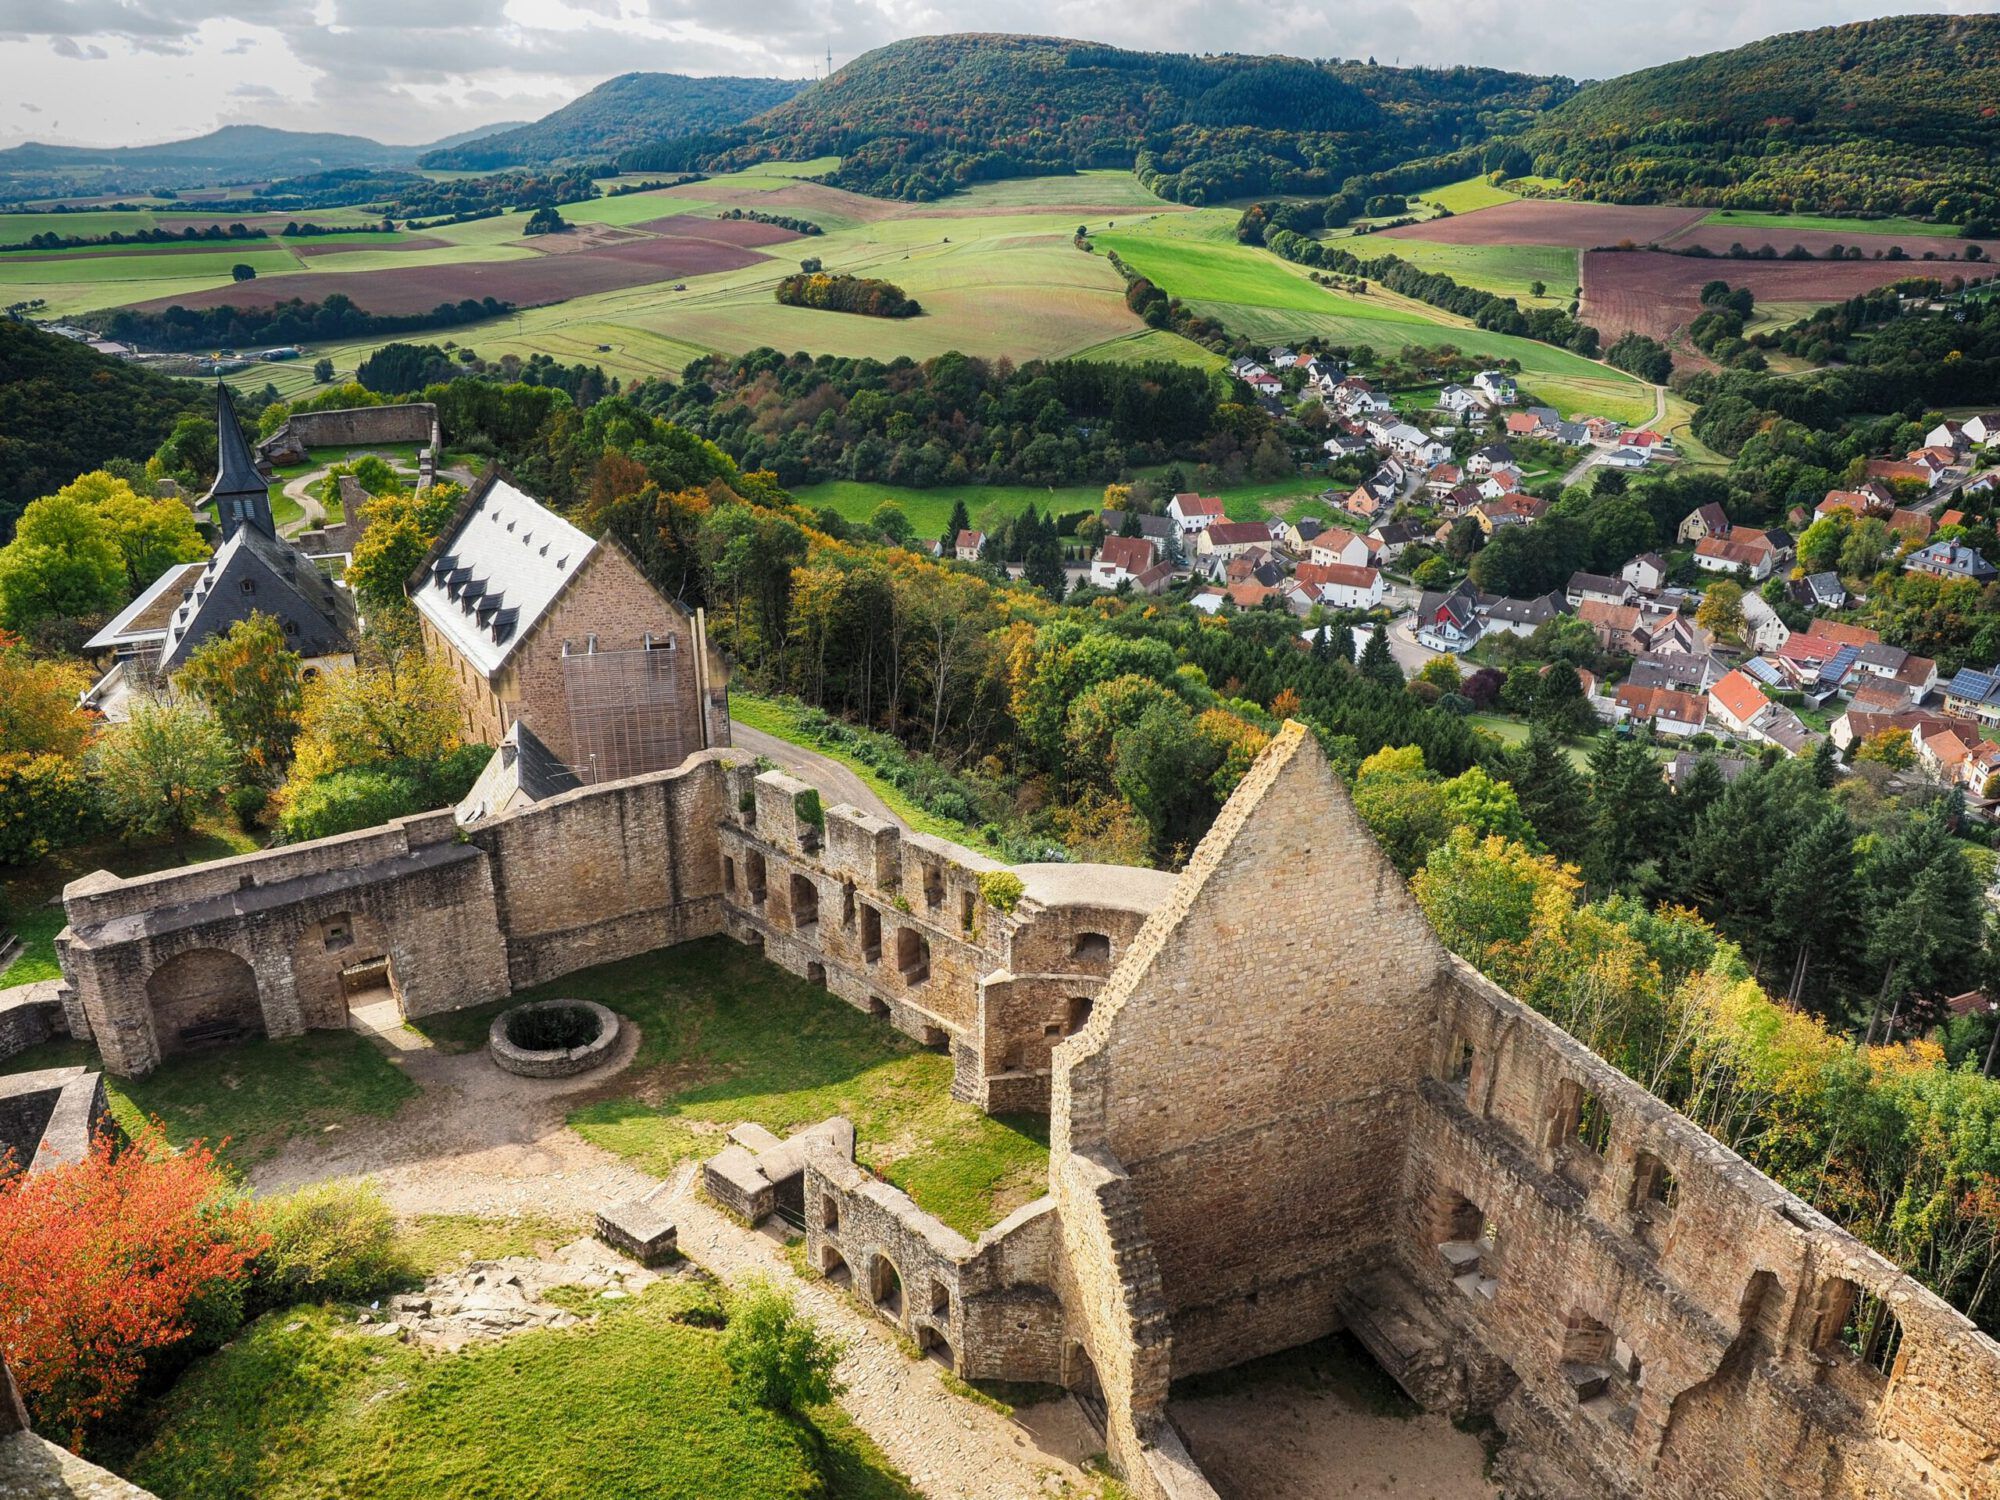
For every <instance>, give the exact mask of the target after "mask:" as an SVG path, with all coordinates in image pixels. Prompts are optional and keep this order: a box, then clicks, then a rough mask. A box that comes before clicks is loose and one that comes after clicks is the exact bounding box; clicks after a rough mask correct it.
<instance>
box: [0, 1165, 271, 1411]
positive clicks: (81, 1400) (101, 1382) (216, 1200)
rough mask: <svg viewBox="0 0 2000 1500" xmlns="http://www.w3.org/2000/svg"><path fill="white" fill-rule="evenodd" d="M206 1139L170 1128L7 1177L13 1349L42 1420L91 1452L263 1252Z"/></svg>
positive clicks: (6, 1310)
mask: <svg viewBox="0 0 2000 1500" xmlns="http://www.w3.org/2000/svg"><path fill="white" fill-rule="evenodd" d="M248 1211H249V1210H248V1199H247V1198H243V1197H240V1196H238V1195H237V1194H236V1193H235V1192H234V1191H233V1190H232V1189H231V1187H230V1184H229V1181H228V1179H227V1178H226V1177H225V1176H224V1175H223V1173H222V1171H221V1169H220V1168H219V1167H218V1166H217V1165H216V1163H215V1158H214V1155H213V1153H211V1152H210V1151H209V1150H208V1149H207V1148H206V1147H205V1146H203V1145H202V1144H201V1143H200V1142H199V1141H197V1142H193V1143H191V1144H190V1145H187V1146H184V1147H182V1148H180V1149H178V1150H175V1149H173V1148H170V1147H169V1146H168V1145H167V1143H166V1142H165V1141H164V1140H163V1139H162V1138H161V1137H160V1135H159V1133H158V1131H157V1130H147V1131H143V1132H141V1133H140V1134H139V1136H138V1137H137V1138H136V1139H135V1140H134V1141H133V1143H132V1144H131V1145H130V1146H129V1147H127V1148H126V1149H123V1150H116V1149H114V1142H113V1140H112V1138H111V1137H110V1136H109V1135H100V1136H98V1137H97V1138H96V1139H95V1140H94V1141H93V1142H92V1144H91V1148H90V1152H89V1154H88V1155H87V1156H86V1157H85V1158H84V1159H83V1160H82V1161H80V1162H70V1163H63V1164H60V1165H57V1166H55V1167H54V1168H52V1169H47V1170H43V1171H38V1172H35V1173H33V1174H32V1175H31V1174H29V1173H27V1172H23V1171H15V1172H13V1173H12V1174H8V1173H5V1172H0V1266H4V1267H5V1268H6V1271H5V1274H4V1275H0V1354H4V1355H5V1357H6V1360H7V1364H8V1365H9V1367H10V1368H11V1369H12V1370H13V1372H14V1374H15V1376H16V1378H17V1379H18V1380H19V1381H20V1385H21V1393H22V1395H23V1396H24V1397H25V1398H26V1399H27V1403H28V1406H29V1409H30V1410H31V1411H32V1412H33V1413H34V1417H35V1422H36V1425H37V1426H42V1427H48V1428H52V1429H53V1430H55V1431H57V1432H60V1433H62V1434H64V1435H65V1437H66V1438H67V1440H68V1442H69V1445H70V1447H71V1448H73V1449H81V1447H82V1446H83V1440H84V1438H85V1436H86V1435H87V1434H88V1433H89V1431H90V1430H91V1429H92V1428H93V1427H95V1426H97V1425H98V1424H100V1423H102V1422H103V1421H104V1420H105V1419H106V1418H108V1417H111V1416H113V1415H115V1414H116V1413H117V1411H118V1410H119V1408H120V1407H121V1406H122V1405H123V1403H124V1402H125V1401H126V1400H127V1398H129V1397H130V1396H131V1394H132V1392H133V1391H134V1390H135V1389H136V1388H137V1386H138V1384H139V1380H140V1377H141V1376H142V1375H143V1374H144V1372H145V1366H146V1361H147V1359H148V1357H150V1356H153V1355H157V1354H159V1353H161V1352H162V1351H165V1350H168V1349H171V1348H173V1347H175V1346H176V1345H180V1344H184V1343H185V1342H186V1341H187V1340H188V1339H189V1338H190V1336H191V1335H193V1334H194V1333H195V1331H196V1323H197V1318H198V1316H199V1313H200V1310H201V1307H202V1305H203V1304H204V1303H212V1302H214V1301H216V1300H218V1299H228V1298H229V1297H231V1296H233V1295H234V1294H235V1292H236V1291H237V1289H238V1288H240V1287H241V1285H242V1283H243V1281H244V1280H245V1274H246V1268H247V1266H248V1264H249V1261H250V1259H251V1257H252V1256H253V1255H255V1254H256V1253H257V1251H258V1250H259V1249H261V1248H262V1237H261V1236H260V1235H258V1234H257V1233H256V1232H255V1231H254V1230H253V1229H252V1228H251V1227H250V1224H249V1220H248V1217H247V1215H248Z"/></svg>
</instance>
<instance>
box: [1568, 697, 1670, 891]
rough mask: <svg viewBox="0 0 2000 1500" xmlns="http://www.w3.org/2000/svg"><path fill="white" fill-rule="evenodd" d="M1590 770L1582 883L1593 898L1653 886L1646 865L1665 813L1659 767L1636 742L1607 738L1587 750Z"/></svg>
mask: <svg viewBox="0 0 2000 1500" xmlns="http://www.w3.org/2000/svg"><path fill="white" fill-rule="evenodd" d="M1590 770H1591V785H1590V801H1589V807H1590V834H1589V838H1588V840H1587V841H1586V844H1585V847H1584V854H1583V878H1584V880H1585V881H1586V882H1587V883H1588V885H1589V886H1590V889H1591V890H1592V891H1593V892H1594V893H1596V894H1598V895H1609V894H1611V893H1612V892H1613V891H1618V890H1627V889H1633V888H1640V887H1644V886H1647V885H1650V884H1657V882H1658V880H1659V870H1658V867H1657V865H1654V864H1652V861H1653V860H1654V859H1655V858H1656V856H1657V853H1658V835H1659V833H1660V829H1661V826H1662V824H1663V823H1664V822H1665V813H1666V783H1665V781H1664V780H1662V779H1661V776H1660V766H1659V762H1658V761H1656V760H1654V759H1653V755H1652V752H1651V751H1650V750H1648V749H1647V748H1646V747H1645V746H1644V745H1642V744H1641V743H1639V741H1637V740H1620V739H1616V738H1613V737H1611V736H1609V735H1607V736H1605V737H1604V738H1603V739H1601V740H1600V741H1599V742H1598V743H1597V744H1596V745H1595V746H1593V747H1592V749H1591V752H1590ZM1642 867H1644V868H1642Z"/></svg>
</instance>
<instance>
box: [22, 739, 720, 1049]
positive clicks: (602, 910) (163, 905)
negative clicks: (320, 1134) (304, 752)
mask: <svg viewBox="0 0 2000 1500" xmlns="http://www.w3.org/2000/svg"><path fill="white" fill-rule="evenodd" d="M721 792H722V768H721V767H720V766H719V765H718V764H717V763H716V761H715V758H714V756H713V755H709V756H702V757H695V758H694V759H692V760H690V761H689V762H688V764H687V765H685V766H683V767H681V768H680V769H678V770H675V771H669V772H662V773H660V774H658V775H654V776H645V777H635V778H633V779H631V780H629V781H623V782H615V783H611V784H609V785H605V786H601V787H594V788H588V789H586V790H584V791H580V792H573V793H569V794H567V795H564V796H561V797H555V798H551V799H549V800H548V801H546V802H543V803H539V804H536V805H535V806H532V807H528V808H524V809H522V810H520V811H518V812H514V813H510V814H506V815H504V816H501V817H497V818H491V819H486V820H483V821H482V822H481V823H480V824H479V825H478V826H477V827H476V828H475V829H473V830H472V831H470V832H469V833H467V834H464V835H461V834H460V832H459V830H458V828H457V825H456V824H455V823H454V822H453V819H452V815H451V814H450V813H449V812H437V813H425V814H422V815H420V816H417V817H413V818H403V819H399V820H397V821H396V822H394V823H391V824H388V825H386V826H385V827H382V828H377V829H369V830H366V831H364V832H360V833H353V834H346V835H342V836H340V837H337V838H331V839H320V840H316V841H314V842H312V843H308V844H298V845H292V846H289V847H286V848H281V849H273V850H266V851H264V852H263V853H259V854H251V855H244V856H242V857H240V858H236V859H226V860H217V861H215V862H214V863H212V864H206V865H193V866H187V867H184V868H182V869H179V870H170V871H165V872H163V873H161V874H157V875H146V876H138V877H135V878H133V879H130V880H121V879H119V878H117V877H116V876H113V875H110V874H107V873H105V872H102V871H100V872H98V873H97V874H94V875H90V876H86V877H84V878H83V879H81V880H77V881H73V882H71V884H70V885H69V887H68V889H67V890H66V891H65V892H64V904H65V906H66V908H67V911H68V916H69V926H68V927H67V928H66V929H65V930H64V932H63V933H62V935H61V936H60V937H59V938H58V940H57V947H58V950H59V952H60V955H61V958H62V963H63V969H64V974H65V977H66V981H67V986H68V989H69V991H70V992H71V994H72V995H73V997H74V1002H75V1004H74V1010H75V1011H76V1012H77V1013H78V1014H79V1015H81V1016H82V1017H83V1018H85V1021H86V1024H87V1031H88V1034H89V1035H90V1036H92V1037H93V1038H94V1039H95V1040H96V1042H97V1044H98V1048H99V1051H100V1052H101V1053H102V1055H103V1058H104V1062H105V1066H106V1067H107V1068H108V1069H109V1070H110V1071H112V1072H114V1073H120V1074H127V1075H131V1074H141V1073H145V1072H148V1071H150V1070H151V1069H152V1068H153V1067H154V1066H155V1065H156V1064H157V1063H158V1062H159V1060H160V1058H161V1057H162V1056H165V1055H167V1054H168V1053H171V1052H173V1051H175V1050H177V1049H178V1047H180V1046H181V1045H183V1044H186V1045H197V1044H202V1043H208V1042H214V1041H226V1040H231V1039H233V1038H234V1037H235V1036H236V1035H238V1034H242V1035H254V1034H256V1033H258V1032H260V1031H261V1032H262V1033H264V1034H268V1035H270V1036H294V1035H297V1034H298V1033H300V1032H302V1031H306V1030H309V1029H313V1028H320V1027H334V1028H338V1027H344V1026H345V1025H346V1024H347V987H346V984H345V983H344V981H343V977H342V976H343V974H345V973H346V972H348V971H350V970H355V969H358V968H365V967H367V966H370V965H372V964H375V963H379V962H380V961H381V960H383V959H386V960H387V961H388V976H389V980H390V987H391V989H392V991H393V992H394V993H395V995H396V996H397V998H398V1000H399V1001H400V1002H401V1004H402V1007H403V1011H404V1013H405V1014H406V1015H411V1016H421V1015H428V1014H431V1013H434V1012H437V1011H442V1010H451V1009H455V1008H458V1007H460V1006H466V1005H476V1004H480V1003H482V1002H484V1001H487V1000H492V999H497V998H499V997H501V996H503V995H507V994H510V993H512V992H514V991H515V990H518V989H523V988H526V987H529V986H531V985H536V984H540V983H543V982H545V981H547V980H550V979H555V978H558V977H560V976H561V975H563V974H567V973H570V972H572V971H574V970H576V969H579V968H584V967H588V966H589V965H592V964H598V963H605V962H608V961H610V960H613V959H619V958H629V957H632V956H633V955H635V954H639V953H646V952H651V951H653V950H655V949H658V948H663V947H668V946H671V945H673V944H675V943H680V942H685V941H687V940H688V939H690V938H694V937H701V936H705V935H707V934H710V933H713V932H716V931H718V930H720V927H721V894H720V889H719V875H720V863H721V862H720V856H719V854H718V853H717V845H716V824H717V821H718V817H719V812H718V809H719V806H720V796H721Z"/></svg>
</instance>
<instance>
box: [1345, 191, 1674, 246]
mask: <svg viewBox="0 0 2000 1500" xmlns="http://www.w3.org/2000/svg"><path fill="white" fill-rule="evenodd" d="M1707 214H1708V210H1707V209H1705V208H1652V207H1645V206H1640V205H1627V204H1620V203H1571V202H1567V201H1543V200H1539V199H1533V198H1522V199H1520V200H1518V201H1516V202H1513V203H1501V204H1497V205H1495V206H1494V207H1492V208H1482V209H1479V210H1477V211H1476V212H1473V213H1469V214H1459V215H1458V216H1457V217H1455V218H1450V219H1428V220H1426V221H1425V222H1423V223H1421V224H1408V225H1405V226H1404V227H1403V228H1401V229H1385V230H1383V231H1382V234H1383V235H1385V236H1386V237H1387V238H1389V239H1406V240H1429V241H1431V242H1433V243H1434V244H1441V245H1567V246H1568V247H1569V248H1571V249H1573V250H1590V249H1595V248H1596V247H1597V246H1600V245H1616V244H1618V243H1620V242H1621V241H1624V240H1631V241H1632V242H1633V243H1634V244H1639V245H1643V244H1647V243H1649V242H1651V241H1654V240H1664V239H1666V238H1668V237H1669V236H1671V235H1673V234H1674V233H1676V232H1677V231H1679V230H1682V229H1686V228H1688V227H1689V226H1691V225H1694V224H1698V223H1700V222H1701V220H1702V219H1703V218H1704V217H1706V216H1707ZM1356 253H1362V252H1356Z"/></svg>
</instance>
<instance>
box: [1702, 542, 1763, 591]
mask: <svg viewBox="0 0 2000 1500" xmlns="http://www.w3.org/2000/svg"><path fill="white" fill-rule="evenodd" d="M1772 562H1773V558H1772V554H1771V549H1770V548H1768V547H1759V546H1753V545H1751V544H1750V543H1748V542H1738V541H1734V540H1732V539H1731V538H1729V537H1726V536H1714V535H1710V536H1704V537H1702V538H1701V540H1700V541H1698V542H1696V543H1695V544H1694V565H1695V566H1696V567H1697V568H1700V569H1701V570H1702V571H1703V572H1706V573H1742V574H1744V575H1745V576H1746V577H1748V578H1749V579H1751V580H1752V581H1753V582H1758V583H1761V582H1762V581H1763V580H1764V579H1766V578H1769V577H1770V576H1771V566H1772Z"/></svg>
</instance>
